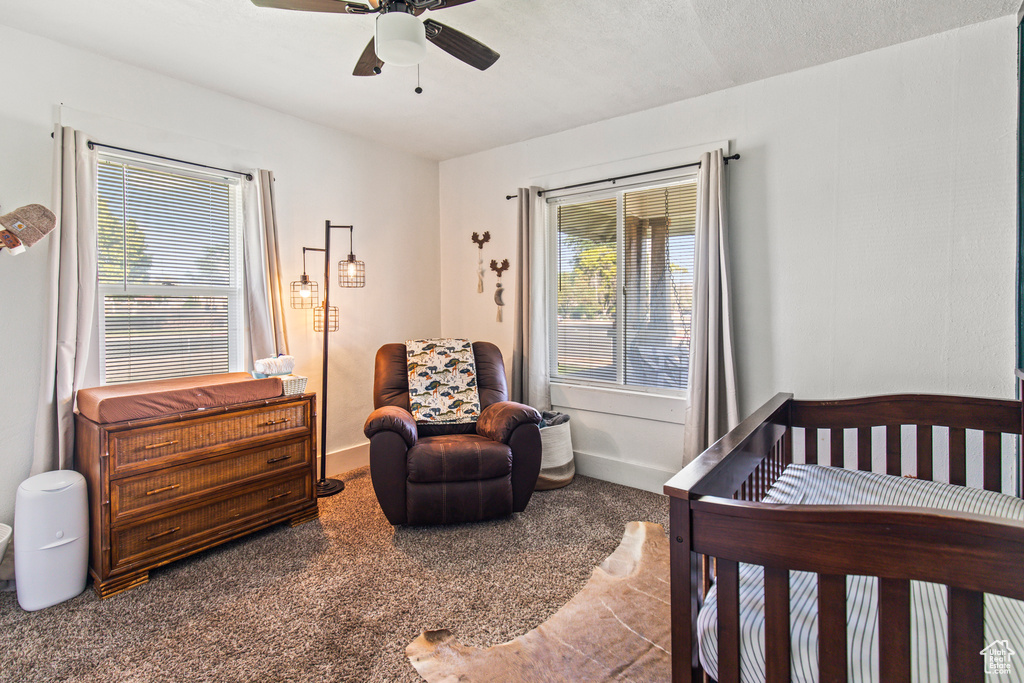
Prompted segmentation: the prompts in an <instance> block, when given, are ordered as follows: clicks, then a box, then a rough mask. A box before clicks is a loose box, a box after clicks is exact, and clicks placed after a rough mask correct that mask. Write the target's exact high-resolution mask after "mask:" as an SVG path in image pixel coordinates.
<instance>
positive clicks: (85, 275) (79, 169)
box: [31, 126, 97, 474]
mask: <svg viewBox="0 0 1024 683" xmlns="http://www.w3.org/2000/svg"><path fill="white" fill-rule="evenodd" d="M53 138H54V142H55V150H54V162H55V163H54V178H55V185H56V187H55V200H54V206H55V213H56V214H57V227H56V228H55V229H54V232H53V233H52V234H51V235H50V239H49V240H48V242H49V246H48V249H49V257H48V264H49V265H48V268H49V273H48V280H49V281H48V285H47V292H46V297H47V298H46V303H45V306H46V333H45V337H44V339H45V342H44V343H45V344H46V346H45V348H44V350H43V358H44V362H45V363H46V365H45V366H44V375H43V378H42V387H41V389H40V393H39V405H38V407H37V412H36V424H35V445H34V449H33V453H32V469H31V473H32V474H38V473H40V472H46V471H49V470H53V469H70V468H71V467H73V465H74V463H73V454H74V446H75V423H74V409H75V392H77V391H78V389H80V388H81V387H82V386H83V385H84V383H85V373H86V367H87V365H88V360H89V354H90V346H91V341H92V335H93V331H94V328H95V326H96V303H97V302H96V258H97V257H96V155H95V153H94V152H93V151H92V150H90V149H89V147H88V139H87V138H86V136H85V134H84V133H82V132H81V131H76V130H74V129H73V128H69V127H66V126H65V127H62V126H57V128H56V129H55V130H54V134H53Z"/></svg>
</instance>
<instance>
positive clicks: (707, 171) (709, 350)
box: [683, 150, 739, 465]
mask: <svg viewBox="0 0 1024 683" xmlns="http://www.w3.org/2000/svg"><path fill="white" fill-rule="evenodd" d="M724 179H725V163H724V161H723V159H722V152H721V150H716V151H714V152H710V153H708V152H706V153H704V154H703V155H702V156H701V160H700V172H699V173H698V175H697V227H696V231H697V235H696V238H697V239H696V246H695V250H694V278H695V281H694V287H693V318H692V324H691V328H690V395H689V403H688V404H687V408H686V417H685V427H684V438H683V464H684V465H685V464H687V463H689V462H690V461H691V460H693V459H694V458H696V457H697V456H698V455H700V453H701V452H702V451H703V450H704V449H706V448H707V447H708V446H710V445H711V444H712V443H714V442H715V441H717V440H718V439H719V438H720V437H721V436H722V435H723V434H725V433H726V432H727V431H729V430H730V429H732V428H733V427H735V426H736V425H737V424H739V408H738V403H737V398H736V361H735V354H734V352H733V336H732V319H731V315H730V304H731V302H730V299H729V268H728V265H729V255H728V249H727V239H726V236H727V235H726V232H727V230H726V225H727V224H726V215H725V194H724V189H723V185H724Z"/></svg>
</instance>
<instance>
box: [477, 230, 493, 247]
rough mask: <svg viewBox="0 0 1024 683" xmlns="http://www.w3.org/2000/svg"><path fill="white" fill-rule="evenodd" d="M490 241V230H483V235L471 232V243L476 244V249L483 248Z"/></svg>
mask: <svg viewBox="0 0 1024 683" xmlns="http://www.w3.org/2000/svg"><path fill="white" fill-rule="evenodd" d="M490 241H491V233H490V231H485V232H484V236H483V237H481V236H480V235H478V234H476V233H475V232H474V233H473V244H475V245H476V248H477V249H483V248H484V245H485V244H487V243H488V242H490Z"/></svg>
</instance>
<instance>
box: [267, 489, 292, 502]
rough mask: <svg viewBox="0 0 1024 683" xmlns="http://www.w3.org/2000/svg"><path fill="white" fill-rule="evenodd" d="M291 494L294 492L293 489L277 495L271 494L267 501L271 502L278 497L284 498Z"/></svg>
mask: <svg viewBox="0 0 1024 683" xmlns="http://www.w3.org/2000/svg"><path fill="white" fill-rule="evenodd" d="M291 494H292V492H291V491H285V492H284V493H279V494H277V495H276V496H271V497H270V498H267V502H268V503H269V502H270V501H272V500H277V499H278V498H284V497H285V496H290V495H291Z"/></svg>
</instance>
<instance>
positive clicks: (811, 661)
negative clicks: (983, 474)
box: [697, 465, 1024, 683]
mask: <svg viewBox="0 0 1024 683" xmlns="http://www.w3.org/2000/svg"><path fill="white" fill-rule="evenodd" d="M765 502H767V503H781V504H804V505H906V506H913V507H930V508H941V509H944V510H956V511H960V512H973V513H977V514H983V515H991V516H994V517H1003V518H1007V519H1013V520H1019V521H1024V500H1022V499H1020V498H1015V497H1013V496H1007V495H1004V494H1001V493H995V492H992V491H982V490H978V489H969V488H964V487H962V486H952V485H949V484H943V483H939V482H931V481H919V480H917V479H906V478H902V477H894V476H889V475H885V474H877V473H873V472H856V471H851V470H844V469H841V468H837V467H822V466H818V465H790V466H789V467H787V468H786V470H785V472H783V474H782V476H781V477H779V480H778V481H777V482H776V483H775V485H774V486H773V487H772V489H771V491H770V492H769V493H768V495H767V496H766V497H765ZM950 559H951V561H955V560H954V558H950ZM1021 574H1022V576H1021V580H1022V581H1024V568H1022V569H1021ZM739 579H740V633H741V639H740V680H741V681H747V682H751V681H763V680H764V679H765V663H764V662H765V651H764V631H765V628H764V570H763V568H762V567H760V566H757V565H750V564H740V570H739ZM846 590H847V593H846V594H847V636H848V646H847V653H848V669H847V671H848V676H849V680H851V681H863V682H869V681H870V682H873V681H878V680H879V678H878V580H877V579H876V578H874V577H867V576H850V577H847V584H846ZM817 600H818V584H817V576H816V575H815V574H812V573H808V572H796V571H794V572H790V629H791V662H792V670H791V678H792V680H793V681H794V682H796V683H802V682H804V681H806V682H807V683H811V682H816V681H817V680H818V615H817ZM910 600H911V674H912V676H913V680H915V681H920V682H921V683H933V682H935V683H939V682H945V681H948V680H949V677H948V672H947V660H946V632H947V631H946V614H947V610H946V587H945V586H940V585H938V584H932V583H923V582H918V581H912V582H911V589H910ZM697 627H698V636H697V637H698V643H699V648H700V662H701V665H702V666H703V667H704V670H705V671H706V672H707V673H708V674H709V675H710V676H712V677H713V678H716V679H717V678H718V590H717V586H712V587H711V590H710V591H709V593H708V595H707V596H706V598H705V601H704V606H703V607H702V608H701V611H700V614H699V615H698V618H697ZM984 639H985V643H986V644H989V643H993V642H994V641H1004V640H1005V641H1007V643H1008V645H1009V647H1010V648H1011V649H1012V650H1014V651H1015V652H1016V653H1017V655H1016V656H1011V657H1010V658H1009V660H1010V664H1011V666H1012V674H1011V675H1010V676H1008V677H1004V678H1000V679H999V680H1013V681H1024V602H1021V601H1018V600H1011V599H1009V598H1004V597H1001V596H996V595H986V596H985V634H984ZM978 657H979V659H980V658H981V657H982V655H981V654H980V653H979V654H978Z"/></svg>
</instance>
